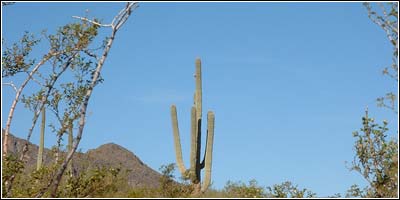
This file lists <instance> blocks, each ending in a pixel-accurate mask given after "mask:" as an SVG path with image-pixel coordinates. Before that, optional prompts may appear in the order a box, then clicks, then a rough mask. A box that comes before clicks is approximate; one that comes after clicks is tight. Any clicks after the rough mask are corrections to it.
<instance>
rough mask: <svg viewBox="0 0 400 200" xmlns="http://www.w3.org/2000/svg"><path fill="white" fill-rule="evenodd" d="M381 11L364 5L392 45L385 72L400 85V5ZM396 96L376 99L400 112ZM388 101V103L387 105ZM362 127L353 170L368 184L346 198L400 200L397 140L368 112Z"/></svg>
mask: <svg viewBox="0 0 400 200" xmlns="http://www.w3.org/2000/svg"><path fill="white" fill-rule="evenodd" d="M377 5H378V6H379V7H380V12H378V11H376V10H374V9H373V7H372V6H371V5H370V4H369V3H364V6H365V7H366V8H367V10H368V17H369V18H370V19H371V20H372V21H373V22H374V23H375V24H377V25H379V26H380V27H381V28H382V29H383V30H384V31H385V33H386V36H387V38H388V39H389V41H390V43H391V44H392V46H393V53H392V65H391V67H390V68H385V69H384V70H383V74H384V75H388V76H389V77H391V78H392V79H394V80H395V81H396V86H397V85H398V28H397V27H398V8H397V7H398V3H397V2H392V3H387V4H382V3H378V4H377ZM396 99H397V96H396V95H395V94H394V93H392V92H389V93H387V94H386V96H385V97H379V98H378V99H377V101H378V106H380V107H386V108H389V109H391V110H392V111H393V112H394V113H396V114H397V113H398V112H397V101H396ZM387 102H389V103H387ZM362 125H363V127H362V128H361V129H360V132H358V131H356V132H354V133H353V137H355V138H357V140H356V142H355V144H354V149H355V151H356V155H355V157H354V161H353V162H352V166H351V168H350V169H351V170H355V171H357V172H359V173H360V174H361V175H362V176H363V177H364V179H365V180H366V181H367V182H368V183H369V185H368V186H367V187H366V188H364V189H363V190H361V189H360V188H359V187H358V186H357V185H353V186H352V187H351V188H350V189H349V190H348V193H347V195H346V197H380V198H382V197H392V198H393V197H397V196H398V194H397V193H398V188H397V187H398V138H397V139H396V138H390V139H387V136H388V134H387V133H386V132H387V131H388V128H387V125H388V122H387V121H386V120H384V121H383V124H382V125H379V124H377V123H375V120H374V119H373V118H370V117H369V116H368V109H366V111H365V116H364V117H363V118H362Z"/></svg>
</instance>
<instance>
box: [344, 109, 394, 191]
mask: <svg viewBox="0 0 400 200" xmlns="http://www.w3.org/2000/svg"><path fill="white" fill-rule="evenodd" d="M362 124H363V127H362V128H361V129H360V131H356V132H354V133H353V136H354V137H355V138H356V139H357V140H356V142H355V145H354V148H355V151H356V155H355V157H354V161H353V163H352V167H351V169H352V170H355V171H357V172H359V173H360V174H361V175H362V176H363V177H364V179H365V180H367V181H368V183H369V187H368V188H366V189H364V190H363V191H362V190H360V189H358V188H356V187H355V186H352V188H350V193H351V194H352V195H351V196H355V195H356V194H358V195H359V196H363V197H378V198H382V197H389V198H390V197H397V192H398V188H397V187H398V184H397V181H398V142H397V140H396V139H394V138H391V139H388V138H387V133H386V132H387V131H388V128H387V125H388V122H386V121H383V124H382V125H380V124H377V123H375V120H374V119H373V118H369V117H368V111H366V114H365V116H364V117H363V118H362ZM360 191H362V192H360Z"/></svg>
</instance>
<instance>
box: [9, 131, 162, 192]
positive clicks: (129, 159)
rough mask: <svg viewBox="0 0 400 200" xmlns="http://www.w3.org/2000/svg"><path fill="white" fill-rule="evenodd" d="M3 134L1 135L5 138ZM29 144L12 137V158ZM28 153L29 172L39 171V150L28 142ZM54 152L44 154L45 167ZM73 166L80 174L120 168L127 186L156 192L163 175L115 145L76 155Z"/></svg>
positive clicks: (46, 151)
mask: <svg viewBox="0 0 400 200" xmlns="http://www.w3.org/2000/svg"><path fill="white" fill-rule="evenodd" d="M3 137H4V130H3V131H2V138H3ZM25 143H26V140H25V139H21V138H18V137H15V136H14V135H12V134H10V135H9V140H8V147H9V152H10V153H11V154H16V152H21V151H22V149H23V146H24V145H25ZM28 149H29V151H28V152H27V154H26V156H25V158H26V160H27V166H28V169H35V168H36V159H37V153H38V149H39V147H38V146H37V145H35V144H32V143H30V142H28ZM52 154H54V152H52V151H51V150H50V149H47V148H45V149H44V152H43V157H44V164H45V165H46V164H49V163H50V162H52ZM73 159H74V166H75V168H76V169H77V170H78V171H79V170H81V169H88V168H89V169H90V168H94V167H102V166H104V167H114V168H117V167H120V168H121V169H122V170H124V169H127V170H128V171H127V173H128V174H127V179H128V184H129V186H131V187H147V188H156V187H158V186H159V180H160V178H161V174H160V173H158V172H157V171H155V170H153V169H151V168H150V167H148V166H147V165H146V164H144V163H143V162H142V161H141V160H140V159H139V158H138V157H137V156H136V155H135V154H134V153H132V152H131V151H129V150H128V149H126V148H124V147H122V146H120V145H118V144H114V143H108V144H104V145H101V146H99V147H97V148H96V149H90V150H88V151H87V152H86V153H80V152H76V153H75V155H74V157H73Z"/></svg>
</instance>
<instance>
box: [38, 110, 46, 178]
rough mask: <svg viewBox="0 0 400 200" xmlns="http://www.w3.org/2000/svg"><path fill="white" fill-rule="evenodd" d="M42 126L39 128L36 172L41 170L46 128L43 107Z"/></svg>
mask: <svg viewBox="0 0 400 200" xmlns="http://www.w3.org/2000/svg"><path fill="white" fill-rule="evenodd" d="M41 112H42V124H41V126H40V141H39V150H38V157H37V165H36V170H39V169H40V168H42V164H43V150H44V131H45V126H46V108H45V106H44V105H43V107H42V111H41Z"/></svg>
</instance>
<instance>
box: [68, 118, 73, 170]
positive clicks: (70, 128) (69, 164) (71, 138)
mask: <svg viewBox="0 0 400 200" xmlns="http://www.w3.org/2000/svg"><path fill="white" fill-rule="evenodd" d="M73 128H74V124H73V123H72V120H71V121H70V123H69V127H68V152H71V150H72V143H73V140H74V135H73ZM68 171H69V172H70V174H71V176H73V160H72V159H71V160H70V161H69V163H68Z"/></svg>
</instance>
